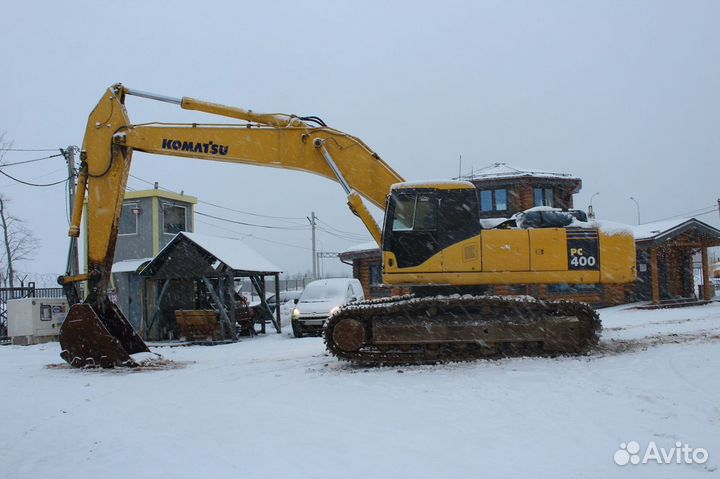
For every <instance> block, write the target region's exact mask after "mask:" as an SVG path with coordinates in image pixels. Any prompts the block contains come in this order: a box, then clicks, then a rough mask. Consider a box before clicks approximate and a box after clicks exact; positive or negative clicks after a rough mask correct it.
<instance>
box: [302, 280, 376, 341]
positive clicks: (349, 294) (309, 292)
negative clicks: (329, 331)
mask: <svg viewBox="0 0 720 479" xmlns="http://www.w3.org/2000/svg"><path fill="white" fill-rule="evenodd" d="M364 299H365V293H363V289H362V285H361V284H360V281H358V280H357V279H354V278H332V279H319V280H317V281H313V282H312V283H309V284H308V285H307V286H305V289H304V290H303V292H302V295H300V299H299V300H298V302H297V304H296V305H295V309H294V310H293V312H292V318H291V324H292V330H293V334H294V335H295V337H296V338H302V336H303V334H305V333H312V334H315V335H319V334H322V328H323V325H324V324H325V320H326V319H327V318H328V317H329V316H330V314H331V313H332V312H333V310H334V309H335V308H339V307H340V306H342V305H344V304H347V303H351V302H354V301H362V300H364Z"/></svg>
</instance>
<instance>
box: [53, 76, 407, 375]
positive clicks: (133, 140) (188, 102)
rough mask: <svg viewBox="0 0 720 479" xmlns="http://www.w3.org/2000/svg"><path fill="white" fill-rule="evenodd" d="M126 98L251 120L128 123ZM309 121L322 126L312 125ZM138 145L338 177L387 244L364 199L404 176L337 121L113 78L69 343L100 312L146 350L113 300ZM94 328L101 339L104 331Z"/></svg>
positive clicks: (90, 179) (84, 166) (86, 187)
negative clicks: (82, 292)
mask: <svg viewBox="0 0 720 479" xmlns="http://www.w3.org/2000/svg"><path fill="white" fill-rule="evenodd" d="M127 95H135V96H140V97H145V98H150V99H154V100H159V101H164V102H169V103H175V104H178V105H180V106H181V107H182V108H184V109H188V110H197V111H202V112H205V113H210V114H216V115H220V116H224V117H228V118H233V119H239V120H244V121H245V122H246V123H243V124H233V125H217V124H211V125H210V124H208V125H203V124H196V123H192V124H161V123H147V124H138V125H135V124H132V123H131V122H130V118H129V117H128V114H127V111H126V108H125V98H126V96H127ZM311 122H317V123H319V125H320V126H313V125H311V124H310V123H311ZM133 151H142V152H145V153H152V154H158V155H167V156H179V157H188V158H196V159H201V160H212V161H223V162H229V163H242V164H249V165H258V166H268V167H275V168H283V169H291V170H300V171H306V172H309V173H313V174H316V175H320V176H323V177H325V178H329V179H331V180H335V181H337V182H339V183H340V184H341V186H342V187H343V189H344V190H345V193H346V194H347V199H348V205H349V207H350V209H351V210H352V211H353V213H355V214H356V215H357V216H359V217H360V219H361V220H362V221H363V223H364V224H365V226H366V227H367V229H368V231H369V232H370V235H371V236H372V237H373V239H375V241H376V242H377V243H378V244H380V242H381V230H380V227H379V226H378V225H377V223H376V222H375V220H374V219H373V217H372V215H371V214H370V212H369V211H368V209H367V207H366V206H365V204H364V202H363V201H362V199H361V197H364V198H365V199H367V200H368V201H369V202H370V203H372V204H374V205H375V206H377V207H379V208H383V207H384V203H385V200H386V197H387V195H388V193H389V191H390V187H391V185H393V184H394V183H399V182H402V181H403V178H402V177H401V176H400V175H398V174H397V173H396V172H395V171H394V170H393V169H392V168H390V167H389V166H388V165H387V163H385V162H384V161H383V160H382V159H381V158H380V157H379V156H378V155H377V154H376V153H375V152H373V151H372V150H371V149H370V148H369V147H368V146H367V145H365V144H364V143H363V142H362V141H361V140H360V139H358V138H356V137H354V136H351V135H348V134H345V133H343V132H340V131H338V130H335V129H332V128H329V127H327V126H325V125H324V123H322V122H321V121H319V119H316V118H314V117H310V118H309V119H308V121H304V120H303V119H301V118H299V117H296V116H294V115H284V114H258V113H254V112H252V111H247V110H243V109H240V108H235V107H228V106H224V105H219V104H215V103H208V102H203V101H200V100H196V99H192V98H187V97H185V98H182V99H176V98H170V97H165V96H161V95H154V94H150V93H146V92H141V91H136V90H131V89H128V88H126V87H124V86H123V85H121V84H117V85H114V86H113V87H111V88H109V89H108V90H107V91H106V92H105V94H104V95H103V96H102V98H101V99H100V101H99V102H98V104H97V105H96V107H95V108H94V109H93V111H92V113H91V114H90V116H89V118H88V123H87V128H86V131H85V139H84V141H83V147H82V154H81V167H80V176H79V178H78V193H77V195H76V198H75V204H74V205H73V214H72V220H71V226H70V231H69V235H70V236H71V237H77V236H78V235H79V233H80V222H81V216H82V211H83V202H84V201H85V199H86V200H87V209H86V223H87V228H88V231H91V232H92V234H90V235H88V241H87V245H88V255H87V273H86V274H82V275H76V276H65V277H62V278H61V279H60V282H61V283H62V284H63V285H65V287H66V290H68V291H69V290H71V289H72V286H73V284H75V283H77V282H79V281H87V285H88V295H87V298H86V299H85V303H84V304H82V305H77V306H78V308H81V309H83V312H82V314H75V315H70V319H71V321H68V323H67V324H66V326H67V327H64V328H63V329H64V331H63V332H64V336H65V339H66V340H67V341H66V342H67V343H68V344H71V343H80V342H83V341H85V340H86V337H87V336H88V334H86V333H84V332H83V328H89V327H91V326H88V324H89V323H94V322H97V321H96V320H95V318H94V316H95V315H97V316H98V319H99V320H100V322H101V323H103V325H104V326H105V327H106V328H107V330H108V332H109V333H110V334H109V336H111V337H114V338H115V339H119V340H120V343H121V344H120V346H122V349H125V350H126V351H128V352H130V353H132V352H139V351H144V350H146V349H147V348H146V347H144V343H142V340H141V339H140V338H139V337H137V335H136V334H135V333H134V332H133V331H132V328H131V327H130V326H129V324H128V323H127V320H125V318H124V317H122V314H121V313H120V312H119V310H117V307H115V306H114V305H112V304H111V303H110V302H109V301H108V300H107V297H106V291H107V287H108V283H109V280H110V273H111V268H112V263H113V257H114V252H115V242H116V240H117V235H118V228H119V221H120V213H121V210H122V204H123V199H124V194H125V189H126V186H127V180H128V175H129V172H130V164H131V159H132V153H133ZM69 296H71V295H69ZM73 307H75V306H73ZM78 318H82V320H81V319H78ZM73 319H74V320H75V323H77V324H76V326H78V327H77V328H75V329H76V331H75V333H73V332H71V331H72V330H73V328H72V327H71V326H70V324H71V323H72V322H73V321H72V320H73ZM81 322H82V323H84V326H83V325H81V324H80V323H81ZM92 327H93V328H94V327H95V326H92ZM93 334H94V335H96V336H97V335H98V332H95V333H93ZM100 336H102V334H100ZM122 338H127V339H125V340H123V339H122ZM61 342H62V337H61ZM110 342H111V341H110ZM125 343H127V344H125ZM140 344H142V347H141V346H140ZM63 347H65V345H63ZM108 347H109V346H101V345H95V346H92V347H89V349H87V350H82V351H75V352H72V351H66V356H68V357H66V360H68V361H69V362H71V363H72V361H73V359H75V358H80V359H78V360H77V361H76V362H83V363H84V362H86V360H85V358H87V357H90V356H93V354H91V352H92V351H91V350H92V349H93V348H94V349H108ZM65 349H66V350H67V348H65ZM70 349H73V348H70ZM75 349H77V348H75ZM116 349H117V348H116ZM94 356H95V357H94V361H95V362H96V363H97V362H100V361H101V358H100V357H99V355H98V354H94ZM63 357H65V356H63ZM127 361H128V358H127V357H126V355H123V354H122V353H121V351H120V350H119V349H118V354H117V358H116V359H113V360H112V361H110V360H108V359H105V362H110V363H115V364H122V363H124V362H127Z"/></svg>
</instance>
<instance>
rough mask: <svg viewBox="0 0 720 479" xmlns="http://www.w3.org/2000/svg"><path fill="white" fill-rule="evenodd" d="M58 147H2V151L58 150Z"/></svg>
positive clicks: (0, 149)
mask: <svg viewBox="0 0 720 479" xmlns="http://www.w3.org/2000/svg"><path fill="white" fill-rule="evenodd" d="M57 150H58V149H57V148H0V151H57Z"/></svg>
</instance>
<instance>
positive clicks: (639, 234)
mask: <svg viewBox="0 0 720 479" xmlns="http://www.w3.org/2000/svg"><path fill="white" fill-rule="evenodd" d="M693 224H694V225H696V226H698V227H700V228H702V229H706V230H707V231H709V232H711V233H714V234H717V235H718V236H719V237H720V230H717V229H715V228H713V227H712V226H710V225H708V224H707V223H703V222H702V221H700V220H698V219H696V218H677V219H672V220H664V221H656V222H654V223H645V224H642V225H637V226H632V227H631V228H632V231H633V235H634V236H635V241H643V240H650V239H657V238H659V237H661V236H668V235H672V234H673V233H676V232H680V231H681V230H683V229H685V228H687V227H689V226H691V225H693Z"/></svg>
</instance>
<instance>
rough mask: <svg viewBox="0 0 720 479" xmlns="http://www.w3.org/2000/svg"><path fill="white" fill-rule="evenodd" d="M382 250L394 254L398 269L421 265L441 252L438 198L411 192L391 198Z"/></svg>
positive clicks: (427, 193) (394, 195) (432, 193)
mask: <svg viewBox="0 0 720 479" xmlns="http://www.w3.org/2000/svg"><path fill="white" fill-rule="evenodd" d="M384 233H385V236H384V243H383V250H384V251H389V252H392V253H394V254H395V259H396V260H397V266H398V267H399V268H410V267H413V266H418V265H420V264H422V263H424V262H425V261H427V260H428V259H430V258H431V257H432V256H434V255H435V254H437V253H438V252H439V251H440V248H439V241H438V196H437V194H436V193H435V192H434V191H417V190H409V191H403V192H399V193H396V194H393V195H392V196H391V198H390V205H389V209H388V220H387V223H386V225H385V232H384Z"/></svg>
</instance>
